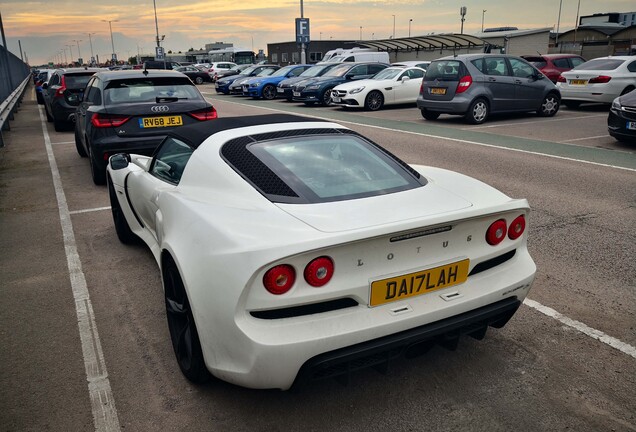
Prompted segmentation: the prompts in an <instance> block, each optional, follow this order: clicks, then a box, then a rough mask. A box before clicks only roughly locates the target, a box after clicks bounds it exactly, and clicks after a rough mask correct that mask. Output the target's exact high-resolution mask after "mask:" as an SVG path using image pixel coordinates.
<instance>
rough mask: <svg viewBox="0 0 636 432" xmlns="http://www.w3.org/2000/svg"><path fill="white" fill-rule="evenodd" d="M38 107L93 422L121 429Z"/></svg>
mask: <svg viewBox="0 0 636 432" xmlns="http://www.w3.org/2000/svg"><path fill="white" fill-rule="evenodd" d="M38 109H39V111H40V123H41V124H42V133H43V134H44V144H45V146H46V154H47V156H48V159H49V165H50V167H51V176H52V177H53V186H54V188H55V197H56V198H57V207H58V210H59V214H60V225H61V226H62V236H63V238H64V249H65V250H66V262H67V265H68V271H69V276H70V279H71V288H72V290H73V298H74V299H75V312H76V314H77V325H78V328H79V335H80V341H81V345H82V355H83V357H84V369H85V371H86V380H87V381H88V394H89V397H90V400H91V408H92V411H93V424H94V425H95V431H96V432H117V431H121V427H120V425H119V418H118V416H117V409H116V408H115V399H114V397H113V392H112V390H111V388H110V380H109V379H108V371H107V370H106V361H105V360H104V353H103V352H102V344H101V342H100V339H99V333H98V332H97V323H96V322H95V314H94V312H93V305H92V303H91V299H90V296H89V293H88V287H87V286H86V277H85V276H84V272H83V271H82V262H81V261H80V257H79V253H78V252H77V245H76V243H75V234H74V232H73V224H72V222H71V217H70V212H69V211H68V204H67V203H66V195H65V194H64V188H63V187H62V179H61V177H60V172H59V170H58V168H57V162H56V160H55V155H54V154H53V147H52V145H51V138H50V136H49V132H48V130H47V129H46V120H45V118H44V114H43V112H42V107H41V106H40V107H38Z"/></svg>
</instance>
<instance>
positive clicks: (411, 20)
mask: <svg viewBox="0 0 636 432" xmlns="http://www.w3.org/2000/svg"><path fill="white" fill-rule="evenodd" d="M412 22H413V18H411V19H409V37H411V23H412Z"/></svg>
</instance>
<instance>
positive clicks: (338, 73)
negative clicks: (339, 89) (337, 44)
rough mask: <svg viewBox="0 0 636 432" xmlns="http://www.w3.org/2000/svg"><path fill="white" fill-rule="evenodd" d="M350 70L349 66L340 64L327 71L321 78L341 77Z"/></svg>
mask: <svg viewBox="0 0 636 432" xmlns="http://www.w3.org/2000/svg"><path fill="white" fill-rule="evenodd" d="M349 69H351V64H342V65H338V66H336V67H334V68H333V69H331V70H329V71H328V72H327V73H325V74H324V75H323V76H325V77H343V76H345V74H346V73H347V72H349Z"/></svg>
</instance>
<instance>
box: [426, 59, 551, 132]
mask: <svg viewBox="0 0 636 432" xmlns="http://www.w3.org/2000/svg"><path fill="white" fill-rule="evenodd" d="M560 102H561V94H560V93H559V90H558V89H557V88H556V86H555V85H554V84H553V83H552V81H550V80H549V79H548V78H547V77H546V76H545V75H543V74H542V73H541V72H539V70H538V69H536V68H535V67H534V66H532V65H531V64H530V63H528V62H527V61H525V60H523V59H522V58H519V57H514V56H509V55H504V54H462V55H457V56H449V57H443V58H441V59H438V60H435V61H433V62H432V63H431V64H430V66H429V67H428V69H427V70H426V75H425V76H424V80H423V81H422V87H421V89H420V95H419V97H418V99H417V107H418V108H419V109H420V111H421V112H422V116H423V117H424V118H425V119H427V120H435V119H437V118H438V117H439V116H440V114H456V115H462V116H465V118H466V121H468V122H469V123H472V124H480V123H483V122H484V121H486V119H487V118H488V116H489V115H490V114H494V113H510V112H529V111H535V112H536V113H537V114H538V115H540V116H543V117H551V116H553V115H555V114H556V113H557V111H559V105H560Z"/></svg>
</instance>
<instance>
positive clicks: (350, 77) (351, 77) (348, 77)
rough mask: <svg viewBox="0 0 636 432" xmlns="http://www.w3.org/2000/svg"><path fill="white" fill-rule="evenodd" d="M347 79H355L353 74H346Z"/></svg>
mask: <svg viewBox="0 0 636 432" xmlns="http://www.w3.org/2000/svg"><path fill="white" fill-rule="evenodd" d="M345 79H348V80H351V79H353V74H346V75H345Z"/></svg>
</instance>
